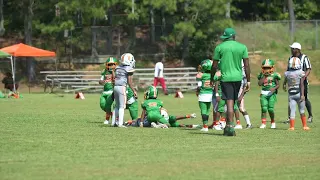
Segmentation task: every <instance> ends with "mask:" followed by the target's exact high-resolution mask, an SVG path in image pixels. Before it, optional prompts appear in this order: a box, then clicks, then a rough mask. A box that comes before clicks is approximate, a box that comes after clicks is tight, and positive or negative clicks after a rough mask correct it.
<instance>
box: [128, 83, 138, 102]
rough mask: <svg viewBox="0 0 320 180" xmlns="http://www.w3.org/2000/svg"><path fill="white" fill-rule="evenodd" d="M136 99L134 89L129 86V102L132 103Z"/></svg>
mask: <svg viewBox="0 0 320 180" xmlns="http://www.w3.org/2000/svg"><path fill="white" fill-rule="evenodd" d="M135 101H136V98H135V97H134V93H133V90H132V89H131V88H130V87H129V86H128V87H127V104H132V103H134V102H135Z"/></svg>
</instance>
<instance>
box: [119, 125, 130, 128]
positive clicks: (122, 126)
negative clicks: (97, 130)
mask: <svg viewBox="0 0 320 180" xmlns="http://www.w3.org/2000/svg"><path fill="white" fill-rule="evenodd" d="M118 127H119V128H128V127H127V126H124V125H119V126H118Z"/></svg>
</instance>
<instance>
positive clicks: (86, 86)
mask: <svg viewBox="0 0 320 180" xmlns="http://www.w3.org/2000/svg"><path fill="white" fill-rule="evenodd" d="M40 73H41V74H43V75H45V79H44V92H47V89H48V88H50V92H53V91H54V89H56V90H58V89H59V90H62V91H64V92H66V93H68V92H77V91H85V92H101V91H102V86H101V85H99V80H100V77H101V75H100V73H101V72H100V71H41V72H40ZM196 74H197V71H196V69H195V68H194V67H183V68H165V69H164V76H165V79H166V85H167V88H168V90H169V91H175V90H176V89H179V90H181V91H189V90H194V89H195V88H196V86H197V82H196V79H195V76H196ZM133 79H134V84H135V87H136V88H137V89H138V90H139V89H144V88H146V87H147V86H149V85H152V84H153V79H154V69H153V68H137V69H136V71H135V73H134V77H133ZM157 87H158V88H160V89H161V86H160V84H158V86H157Z"/></svg>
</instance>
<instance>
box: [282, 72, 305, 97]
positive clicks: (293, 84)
mask: <svg viewBox="0 0 320 180" xmlns="http://www.w3.org/2000/svg"><path fill="white" fill-rule="evenodd" d="M285 76H286V78H287V82H288V93H289V94H298V93H299V92H300V80H301V78H303V77H304V76H305V72H304V71H302V70H296V71H287V72H285Z"/></svg>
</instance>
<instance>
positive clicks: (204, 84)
mask: <svg viewBox="0 0 320 180" xmlns="http://www.w3.org/2000/svg"><path fill="white" fill-rule="evenodd" d="M210 79H211V74H210V73H202V74H199V75H197V77H196V80H197V81H201V87H200V93H199V94H212V87H211V86H210Z"/></svg>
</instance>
